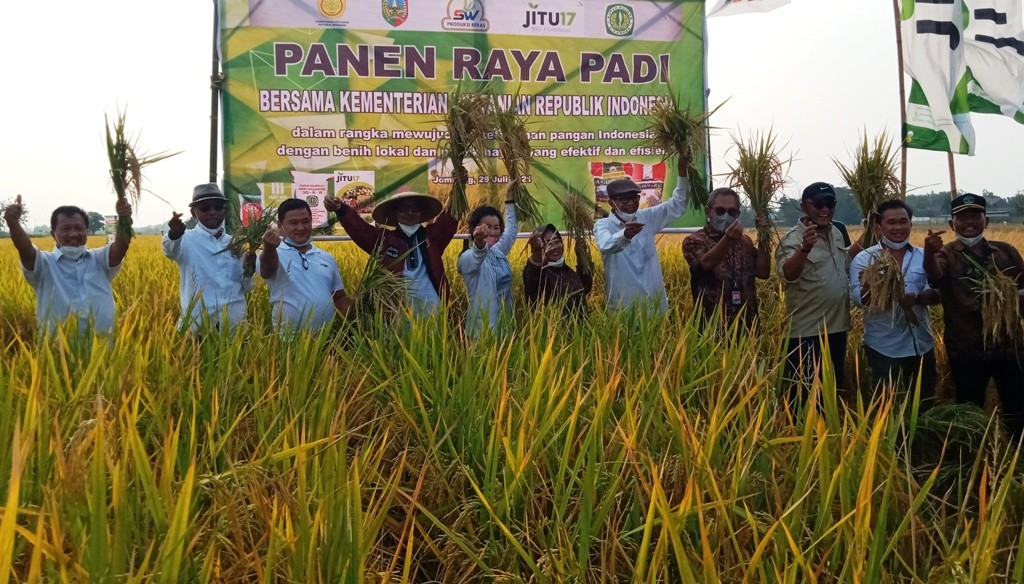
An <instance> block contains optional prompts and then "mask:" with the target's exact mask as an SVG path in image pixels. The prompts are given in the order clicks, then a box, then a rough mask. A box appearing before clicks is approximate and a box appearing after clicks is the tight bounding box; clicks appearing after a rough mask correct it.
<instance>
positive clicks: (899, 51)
mask: <svg viewBox="0 0 1024 584" xmlns="http://www.w3.org/2000/svg"><path fill="white" fill-rule="evenodd" d="M892 8H893V14H894V15H895V17H896V68H897V70H898V71H899V80H900V198H903V199H906V198H907V137H906V136H904V135H903V132H904V128H906V127H907V90H906V87H905V86H904V83H905V81H904V71H903V19H902V18H901V17H900V2H899V0H892Z"/></svg>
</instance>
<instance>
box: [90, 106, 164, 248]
mask: <svg viewBox="0 0 1024 584" xmlns="http://www.w3.org/2000/svg"><path fill="white" fill-rule="evenodd" d="M103 120H104V123H105V126H106V132H107V159H108V160H109V162H110V181H111V183H112V184H113V186H114V194H115V195H117V200H118V201H119V202H120V201H123V200H127V201H128V202H129V203H131V204H132V206H136V205H138V204H139V199H140V198H141V197H142V169H143V168H145V167H147V166H149V165H150V164H153V163H154V162H160V161H161V160H164V159H166V158H170V157H171V156H174V155H176V154H178V153H177V152H172V153H160V154H155V155H153V156H140V155H139V153H138V148H137V146H136V142H135V140H136V139H135V138H129V137H128V134H127V132H125V129H124V122H125V112H121V113H119V114H118V116H117V119H116V120H114V124H113V125H111V124H110V120H109V119H107V117H106V116H104V117H103ZM117 232H118V234H119V235H122V236H124V237H127V238H128V239H131V238H133V237H135V231H134V230H133V229H132V220H131V217H118V219H117Z"/></svg>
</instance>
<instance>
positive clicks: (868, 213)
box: [832, 132, 902, 247]
mask: <svg viewBox="0 0 1024 584" xmlns="http://www.w3.org/2000/svg"><path fill="white" fill-rule="evenodd" d="M832 162H834V163H835V165H836V168H837V169H839V174H841V175H842V177H843V180H844V181H846V186H848V187H850V191H851V192H852V193H853V198H854V200H856V201H857V206H858V207H860V212H861V214H862V215H863V216H864V218H865V219H866V220H867V229H866V230H865V232H864V247H869V246H871V245H874V242H875V239H874V236H875V234H874V232H873V230H872V229H871V227H872V226H873V225H874V221H873V220H872V219H873V214H874V210H875V207H877V206H878V204H879V203H881V202H882V201H886V200H889V199H897V198H902V191H901V189H900V177H899V173H898V164H899V163H898V162H897V160H896V150H894V149H893V147H892V141H891V140H890V139H889V137H888V136H887V135H886V134H885V132H882V133H881V134H879V135H878V136H876V137H875V141H874V144H872V143H871V141H870V140H869V139H868V135H867V132H865V133H864V140H863V141H862V142H861V144H860V148H859V149H858V150H857V151H856V152H854V153H853V162H852V163H851V164H850V166H849V167H847V166H845V165H843V163H841V162H839V161H838V160H837V159H835V158H833V159H832Z"/></svg>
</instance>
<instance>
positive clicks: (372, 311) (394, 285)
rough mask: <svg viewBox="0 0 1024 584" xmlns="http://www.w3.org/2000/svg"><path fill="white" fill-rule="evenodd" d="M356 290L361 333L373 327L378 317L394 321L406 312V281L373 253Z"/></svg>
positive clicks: (354, 296) (355, 310)
mask: <svg viewBox="0 0 1024 584" xmlns="http://www.w3.org/2000/svg"><path fill="white" fill-rule="evenodd" d="M354 290H355V291H354V292H353V293H352V310H353V320H354V322H355V323H356V326H357V327H359V328H360V329H362V330H366V329H367V328H368V327H372V326H373V325H374V323H375V322H376V321H377V319H378V318H382V319H384V322H392V321H393V320H394V318H395V317H396V316H398V315H399V314H402V312H403V311H404V310H405V304H406V301H405V299H406V284H405V279H404V278H403V277H402V276H401V275H399V274H396V273H394V272H392V271H391V270H390V269H389V268H388V267H387V266H386V265H384V262H383V261H382V260H381V258H380V257H379V256H378V255H377V254H370V259H369V260H367V262H366V267H365V268H364V269H363V275H362V277H360V279H359V283H358V284H356V286H355V288H354Z"/></svg>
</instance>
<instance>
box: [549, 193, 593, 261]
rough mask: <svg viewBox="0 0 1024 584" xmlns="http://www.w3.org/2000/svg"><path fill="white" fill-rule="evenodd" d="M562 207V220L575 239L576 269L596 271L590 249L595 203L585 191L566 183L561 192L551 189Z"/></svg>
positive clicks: (568, 232) (566, 229) (569, 233)
mask: <svg viewBox="0 0 1024 584" xmlns="http://www.w3.org/2000/svg"><path fill="white" fill-rule="evenodd" d="M551 194H552V196H554V198H555V200H556V201H558V204H559V205H560V206H561V207H562V222H563V224H564V225H565V231H566V233H567V234H568V235H569V236H570V237H572V239H573V249H574V251H575V253H576V271H577V272H578V273H580V274H593V273H594V258H593V256H592V255H591V250H590V237H591V234H592V233H593V231H594V203H593V202H592V201H591V200H590V199H588V198H587V196H586V195H585V194H583V191H581V190H579V189H577V188H576V187H574V186H572V185H570V184H568V183H566V184H563V185H562V192H561V194H559V193H557V192H555V191H551Z"/></svg>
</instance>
